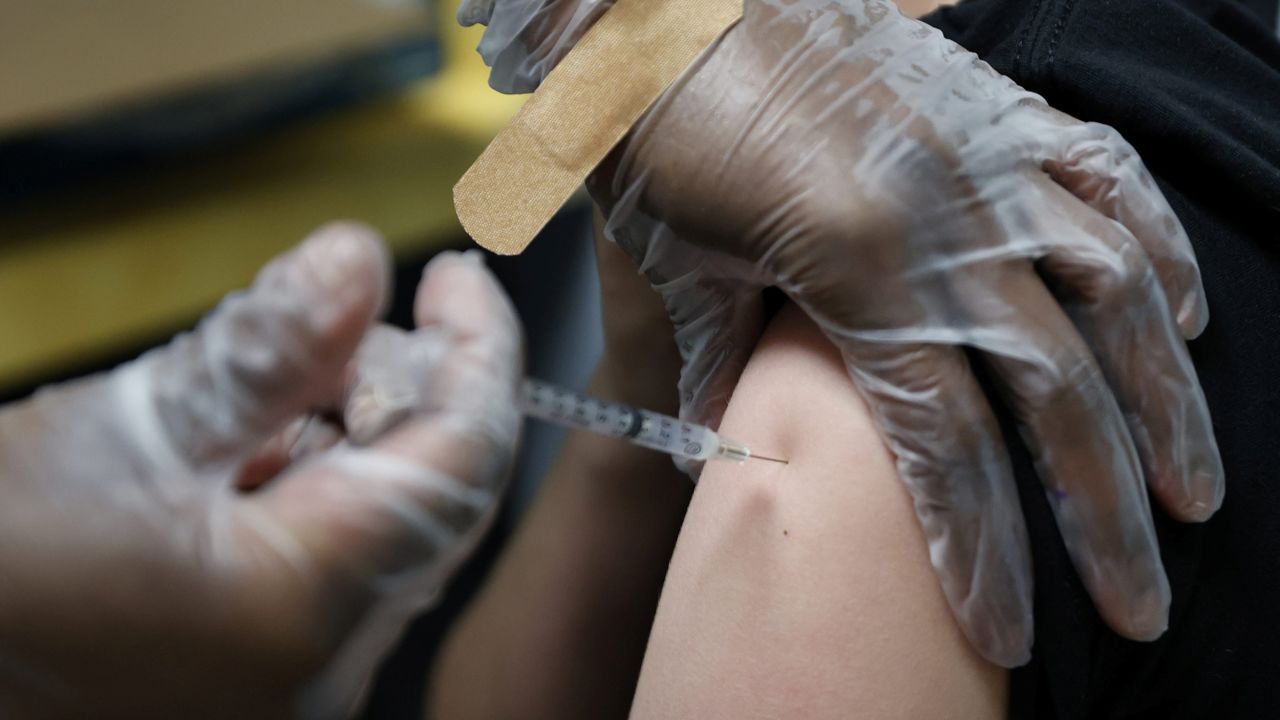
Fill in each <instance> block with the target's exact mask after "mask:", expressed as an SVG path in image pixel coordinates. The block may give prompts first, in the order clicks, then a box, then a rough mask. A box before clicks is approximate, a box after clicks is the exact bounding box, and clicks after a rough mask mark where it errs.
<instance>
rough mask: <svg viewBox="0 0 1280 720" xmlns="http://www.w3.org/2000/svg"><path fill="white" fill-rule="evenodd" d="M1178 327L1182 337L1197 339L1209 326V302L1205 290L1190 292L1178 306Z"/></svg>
mask: <svg viewBox="0 0 1280 720" xmlns="http://www.w3.org/2000/svg"><path fill="white" fill-rule="evenodd" d="M1177 319H1178V328H1179V329H1180V330H1181V331H1182V337H1183V338H1185V339H1187V340H1195V339H1196V338H1198V337H1200V335H1201V334H1202V333H1204V331H1205V328H1207V327H1208V326H1209V303H1208V302H1207V301H1206V300H1205V297H1204V291H1203V290H1197V291H1195V292H1189V293H1187V294H1186V296H1185V297H1183V299H1182V304H1181V305H1180V306H1179V307H1178V318H1177Z"/></svg>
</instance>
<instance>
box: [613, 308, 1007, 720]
mask: <svg viewBox="0 0 1280 720" xmlns="http://www.w3.org/2000/svg"><path fill="white" fill-rule="evenodd" d="M721 429H722V430H723V432H724V434H725V435H726V436H727V437H730V438H734V439H737V440H741V441H743V442H745V443H747V444H748V445H749V446H750V447H751V448H753V449H754V450H757V451H758V452H760V453H761V454H764V455H772V456H778V457H785V458H789V459H790V464H789V465H786V466H783V465H777V464H773V463H767V462H762V461H751V462H749V463H747V464H745V465H737V464H733V463H728V462H718V463H710V464H708V465H707V467H706V470H705V471H704V472H703V474H702V479H701V481H700V483H699V485H698V487H697V490H696V492H695V494H694V499H693V503H692V505H691V506H690V508H689V512H688V514H687V515H686V518H685V523H684V527H683V529H682V530H681V535H680V539H679V542H678V544H677V546H676V551H675V554H674V556H673V558H672V563H671V568H670V570H669V572H668V575H667V581H666V584H665V586H664V588H663V594H662V599H661V601H660V603H659V607H658V613H657V618H656V620H655V624H654V627H653V632H652V634H651V636H650V640H649V647H648V652H647V654H646V656H645V660H644V666H643V670H642V672H641V677H640V683H639V687H638V689H637V693H636V699H635V703H634V706H633V709H632V715H633V717H636V718H694V717H696V718H733V719H735V720H739V719H741V718H763V717H769V718H792V717H796V718H800V717H803V718H849V717H868V718H936V717H946V718H996V717H1004V715H1005V707H1006V701H1007V698H1006V683H1007V676H1006V673H1005V672H1004V671H1003V670H1001V669H999V668H997V667H995V666H993V665H990V664H988V663H986V662H985V661H984V660H982V659H981V658H980V657H979V656H978V655H977V654H976V653H974V652H973V651H972V650H971V649H970V647H969V645H968V643H967V642H966V640H965V638H964V636H963V635H962V634H961V632H960V629H959V627H958V626H957V625H956V624H955V621H954V620H953V619H952V616H951V612H950V610H949V608H948V606H947V603H946V600H945V599H944V597H943V595H942V590H941V588H940V587H939V585H938V581H937V579H936V578H935V577H934V574H933V570H932V568H931V566H930V564H929V553H928V548H927V546H926V544H925V541H924V538H923V536H922V534H921V532H920V528H919V525H918V524H917V522H916V518H915V515H914V513H913V512H912V507H911V499H910V497H909V496H908V494H907V492H906V490H905V488H904V487H903V486H902V485H901V483H900V482H899V481H898V478H897V475H896V473H895V470H894V467H893V461H892V458H891V456H890V455H889V453H888V451H887V450H886V449H885V448H884V446H883V445H882V443H881V441H880V439H879V437H878V436H877V434H876V431H875V429H874V427H873V425H872V423H871V418H870V416H869V415H868V411H867V409H866V406H865V405H864V404H863V402H862V399H861V398H860V397H859V396H858V394H857V392H856V390H855V389H854V388H853V385H852V383H851V382H850V380H849V379H848V376H847V374H846V372H845V368H844V365H843V363H842V361H841V360H840V357H839V355H838V353H837V352H836V351H835V349H834V348H833V347H832V346H831V345H830V344H829V343H828V342H827V341H826V340H825V339H824V338H823V337H822V335H821V334H820V333H819V331H818V330H817V328H816V327H814V326H813V324H812V323H811V322H810V321H809V320H808V319H807V318H805V317H804V316H803V315H802V314H801V313H799V312H797V311H795V309H794V308H793V307H788V308H786V309H785V310H784V311H783V312H782V313H781V314H780V315H779V316H778V318H777V319H776V320H775V322H774V323H773V325H772V326H771V328H770V330H769V331H768V332H767V333H766V335H765V337H764V339H763V340H762V341H761V343H760V345H759V347H758V348H757V349H756V352H755V355H754V356H753V358H752V360H751V362H750V363H749V365H748V367H747V369H746V372H745V373H744V374H743V376H742V379H741V382H740V384H739V385H738V388H737V390H736V391H735V393H734V396H733V400H732V401H731V403H730V405H729V409H728V412H727V414H726V415H725V418H724V421H723V424H722V426H721Z"/></svg>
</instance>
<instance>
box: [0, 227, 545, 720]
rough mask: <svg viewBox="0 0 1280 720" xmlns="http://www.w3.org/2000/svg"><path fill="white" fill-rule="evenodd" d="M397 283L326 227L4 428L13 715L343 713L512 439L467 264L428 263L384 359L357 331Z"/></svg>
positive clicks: (449, 559) (494, 311)
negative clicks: (387, 382) (380, 381)
mask: <svg viewBox="0 0 1280 720" xmlns="http://www.w3.org/2000/svg"><path fill="white" fill-rule="evenodd" d="M387 282H388V273H387V259H386V254H385V251H384V250H383V248H382V246H381V244H380V242H379V241H378V240H377V238H376V236H374V235H373V234H372V233H371V232H370V231H368V230H365V229H362V228H360V227H356V226H350V225H338V226H331V227H329V228H327V229H325V230H322V231H320V232H319V233H317V234H316V235H315V236H313V237H312V238H311V239H309V240H308V241H307V242H306V243H304V244H303V245H302V246H301V247H300V248H298V249H296V250H294V251H293V252H291V253H289V254H287V255H285V256H283V257H281V258H279V259H277V260H275V261H274V262H272V263H271V264H270V265H268V266H267V267H266V269H264V270H263V271H262V273H261V274H260V275H259V277H258V279H257V281H256V282H255V284H254V285H253V287H252V288H251V289H249V290H248V291H245V292H241V293H237V294H234V295H232V296H230V297H229V298H228V299H227V300H226V301H225V302H223V303H222V305H221V306H220V307H219V308H218V309H217V310H216V311H214V312H213V313H212V314H211V315H210V316H209V317H208V318H206V319H205V320H204V322H203V323H201V325H200V327H199V329H198V330H196V331H195V332H194V333H192V334H190V335H187V336H184V337H180V338H178V339H177V340H175V341H174V342H173V343H172V344H170V345H169V346H167V347H165V348H162V349H159V350H157V351H155V352H152V353H150V354H148V355H146V356H144V357H143V358H141V359H140V360H138V361H136V362H133V363H131V364H129V365H126V366H124V367H121V368H120V369H118V370H116V371H114V372H111V373H108V374H106V375H102V376H98V377H94V378H90V379H87V380H84V381H81V382H77V383H73V384H70V385H66V386H59V387H53V388H49V389H46V390H44V391H42V392H40V393H39V394H38V395H37V396H36V397H34V398H33V399H31V400H29V401H26V402H23V403H19V404H15V405H11V406H9V407H6V408H4V409H3V411H0V497H3V499H4V500H3V502H0V578H3V581H0V716H3V717H6V718H8V717H95V718H98V717H104V718H105V717H128V718H140V717H158V718H177V717H183V718H186V717H219V718H226V717H235V718H249V717H269V718H281V717H295V716H301V717H336V716H342V715H345V714H347V713H348V712H349V711H350V709H351V708H352V706H353V703H354V702H355V701H356V699H357V696H358V695H359V694H360V691H361V690H362V685H363V683H364V682H365V681H366V680H367V677H368V675H369V673H370V672H371V671H372V669H373V668H374V665H375V663H376V662H377V661H378V660H379V659H380V656H381V655H382V654H383V653H384V652H385V650H386V648H387V646H388V645H389V643H390V642H392V641H393V640H394V639H395V637H396V635H397V634H398V633H399V630H400V628H401V626H402V623H403V622H404V621H405V620H406V619H408V617H409V615H411V614H412V613H413V612H414V611H416V610H417V609H420V608H421V607H422V606H423V605H424V604H425V603H426V602H427V601H429V600H430V599H431V598H432V597H433V596H434V595H435V594H436V593H437V591H438V590H439V589H440V588H441V586H442V585H443V584H444V583H445V581H446V580H447V579H448V577H449V574H450V572H451V571H452V570H453V568H454V567H455V566H456V565H457V563H458V562H459V561H460V560H461V558H462V556H463V555H464V554H465V553H466V552H468V551H469V550H470V548H471V547H472V545H473V543H474V542H475V539H476V537H477V536H478V535H479V534H480V533H481V532H483V530H484V528H485V525H486V523H487V522H488V520H489V518H490V516H491V514H492V511H493V508H494V506H495V502H496V499H497V497H498V494H499V492H500V490H501V489H502V486H503V484H504V480H505V475H506V468H507V465H508V463H509V460H510V458H511V455H512V451H513V446H514V444H515V442H516V435H517V429H518V415H517V412H516V410H515V402H514V400H515V395H514V393H515V389H516V387H517V382H518V378H519V376H520V363H521V358H520V356H521V345H520V334H519V330H518V326H517V323H516V319H515V316H514V314H513V312H512V309H511V307H510V306H509V304H508V302H507V300H506V298H505V296H504V295H503V293H502V292H501V290H500V289H499V287H498V285H497V284H496V282H495V281H494V280H493V278H492V277H491V276H489V275H488V273H487V272H486V271H485V270H484V269H483V267H481V265H480V264H479V261H478V260H474V259H467V258H463V257H461V256H458V255H456V254H454V255H452V256H448V257H442V258H440V259H438V260H436V261H435V262H433V263H432V265H431V266H430V267H429V269H428V271H427V273H426V276H425V278H424V280H423V283H422V285H421V286H420V288H419V292H418V298H417V307H416V311H417V322H418V329H417V330H416V331H414V332H413V333H411V334H405V335H402V340H403V342H401V343H399V345H398V346H397V350H398V351H400V352H401V353H402V354H401V355H400V356H398V357H395V358H388V357H386V356H385V355H384V354H383V353H384V352H385V350H386V348H385V347H384V346H383V344H382V343H381V342H380V341H379V339H378V338H380V337H381V336H382V335H383V334H384V333H386V332H389V331H387V330H384V329H376V330H375V331H374V332H373V333H372V334H369V332H368V331H369V329H370V324H371V323H372V321H373V319H374V316H375V314H376V313H377V312H378V310H379V307H380V306H381V305H382V303H383V300H384V296H385V294H386V290H387V288H386V285H387ZM367 335H368V339H366V336H367ZM362 341H363V345H362ZM389 364H395V365H397V366H399V367H402V368H405V369H406V370H408V371H410V374H411V375H412V379H413V381H414V383H415V388H416V394H415V397H416V398H417V400H416V402H415V403H414V404H413V406H412V407H407V408H406V407H402V406H398V407H397V408H396V409H394V414H395V420H398V422H392V421H389V420H388V417H387V415H389V414H391V413H392V412H393V410H391V409H388V410H387V411H385V412H383V411H381V410H380V409H379V408H378V407H377V406H376V404H371V403H370V402H369V401H368V398H369V396H371V395H379V396H381V395H388V396H392V395H396V396H399V395H403V393H402V392H400V389H401V388H394V389H393V392H382V391H380V390H379V389H378V388H377V387H376V386H377V378H378V377H380V376H381V375H380V373H381V371H380V368H382V367H384V366H386V365H389ZM344 397H349V398H350V402H349V403H348V404H347V405H348V407H346V408H345V413H344ZM312 412H316V413H324V414H323V415H320V417H330V418H333V421H332V422H329V421H323V420H319V419H313V420H311V421H301V420H298V418H300V417H302V416H307V415H309V413H312ZM344 414H345V415H346V418H345V422H343V423H339V422H338V421H337V419H338V418H342V417H343V415H344ZM312 417H315V416H312ZM342 425H344V426H345V428H346V429H347V431H349V435H347V436H346V437H344V435H343V433H342V431H341V430H340V429H339V427H340V426H342Z"/></svg>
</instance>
